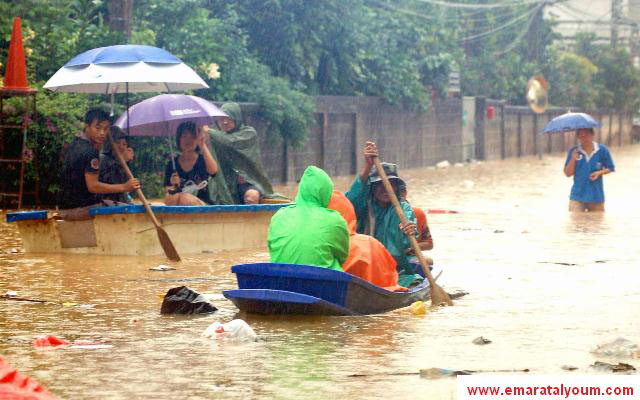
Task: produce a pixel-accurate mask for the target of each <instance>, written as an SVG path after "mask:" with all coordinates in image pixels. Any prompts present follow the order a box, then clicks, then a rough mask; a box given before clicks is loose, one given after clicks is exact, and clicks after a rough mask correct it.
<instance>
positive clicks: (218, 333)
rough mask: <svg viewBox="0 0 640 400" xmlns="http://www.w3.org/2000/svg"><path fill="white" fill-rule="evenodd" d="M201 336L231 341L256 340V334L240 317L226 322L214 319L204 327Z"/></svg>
mask: <svg viewBox="0 0 640 400" xmlns="http://www.w3.org/2000/svg"><path fill="white" fill-rule="evenodd" d="M202 336H204V337H206V338H209V339H215V340H225V341H232V342H255V341H256V340H258V335H256V333H255V332H254V331H253V329H251V327H250V326H249V324H247V323H246V322H244V321H243V320H241V319H234V320H233V321H230V322H227V323H226V324H223V323H220V322H217V321H216V322H214V323H213V324H211V325H209V326H208V327H207V329H205V331H204V332H203V333H202Z"/></svg>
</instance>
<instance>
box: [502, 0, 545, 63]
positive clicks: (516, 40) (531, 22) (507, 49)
mask: <svg viewBox="0 0 640 400" xmlns="http://www.w3.org/2000/svg"><path fill="white" fill-rule="evenodd" d="M542 7H544V3H543V4H540V5H538V6H537V7H536V8H534V10H533V11H534V12H533V13H532V15H531V16H530V17H529V20H528V21H527V24H526V26H525V28H524V29H523V30H522V31H521V32H520V33H519V34H518V36H516V38H515V39H514V40H513V41H512V42H511V43H509V45H508V46H507V47H505V49H504V50H502V51H497V52H494V53H493V54H494V55H495V56H501V55H503V54H506V53H508V52H510V51H511V50H513V49H514V48H515V47H516V45H517V44H518V42H519V41H520V40H522V38H523V37H524V36H525V35H526V34H527V32H529V29H531V25H532V24H533V21H534V20H535V19H536V14H537V13H538V11H540V9H541V8H542Z"/></svg>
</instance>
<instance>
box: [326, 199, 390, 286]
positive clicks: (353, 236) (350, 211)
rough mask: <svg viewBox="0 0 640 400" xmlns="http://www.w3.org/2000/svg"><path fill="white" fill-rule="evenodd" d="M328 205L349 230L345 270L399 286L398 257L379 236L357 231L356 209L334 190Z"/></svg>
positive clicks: (372, 279)
mask: <svg viewBox="0 0 640 400" xmlns="http://www.w3.org/2000/svg"><path fill="white" fill-rule="evenodd" d="M327 208H329V209H330V210H335V211H337V212H339V213H340V215H342V217H343V218H344V219H345V221H347V228H348V229H349V235H350V236H349V256H348V257H347V260H346V261H345V262H344V263H343V264H342V269H343V270H344V271H345V272H348V273H350V274H351V275H355V276H357V277H359V278H362V279H364V280H366V281H368V282H371V283H373V284H374V285H377V286H380V287H384V288H389V289H390V290H394V289H396V288H398V272H397V271H396V260H395V259H394V258H393V257H392V256H391V254H390V253H389V251H388V250H387V249H386V248H385V247H384V245H383V244H382V243H380V241H378V240H377V239H376V238H374V237H373V236H369V235H362V234H359V233H356V225H357V219H356V212H355V210H354V208H353V205H352V204H351V202H350V201H349V199H348V198H347V197H346V196H345V195H344V194H343V193H341V192H339V191H337V190H334V191H333V194H332V195H331V200H330V201H329V206H328V207H327Z"/></svg>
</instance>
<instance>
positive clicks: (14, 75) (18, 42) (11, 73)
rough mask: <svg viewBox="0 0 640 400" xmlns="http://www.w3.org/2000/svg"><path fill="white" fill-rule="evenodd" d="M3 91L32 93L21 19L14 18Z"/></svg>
mask: <svg viewBox="0 0 640 400" xmlns="http://www.w3.org/2000/svg"><path fill="white" fill-rule="evenodd" d="M3 90H10V91H32V90H34V89H31V88H30V87H29V83H28V82H27V65H26V63H25V61H24V48H23V47H22V27H21V24H20V18H19V17H13V32H11V43H10V44H9V57H8V58H7V70H6V71H5V75H4V88H3Z"/></svg>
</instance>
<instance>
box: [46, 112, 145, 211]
mask: <svg viewBox="0 0 640 400" xmlns="http://www.w3.org/2000/svg"><path fill="white" fill-rule="evenodd" d="M84 123H85V126H84V129H83V131H82V132H81V133H80V135H78V136H76V138H75V139H74V140H73V142H72V143H71V146H69V148H68V149H67V152H66V155H65V158H64V165H63V168H62V175H61V182H60V192H59V193H58V207H59V208H60V217H62V219H65V220H69V221H80V220H86V219H90V218H91V216H90V215H89V210H90V209H91V208H94V207H100V206H102V205H103V204H102V203H101V202H100V201H99V200H98V199H97V198H96V194H109V193H128V192H132V191H134V190H136V189H139V188H140V182H138V180H137V179H135V178H133V179H130V180H128V181H127V182H126V183H120V184H109V183H104V182H100V180H99V178H98V172H99V167H100V153H99V151H100V148H101V147H102V145H103V143H104V142H105V140H106V138H107V131H108V130H109V127H110V125H111V122H110V118H109V114H107V113H106V112H105V111H103V110H100V109H91V110H89V111H87V113H86V114H85V117H84Z"/></svg>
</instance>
